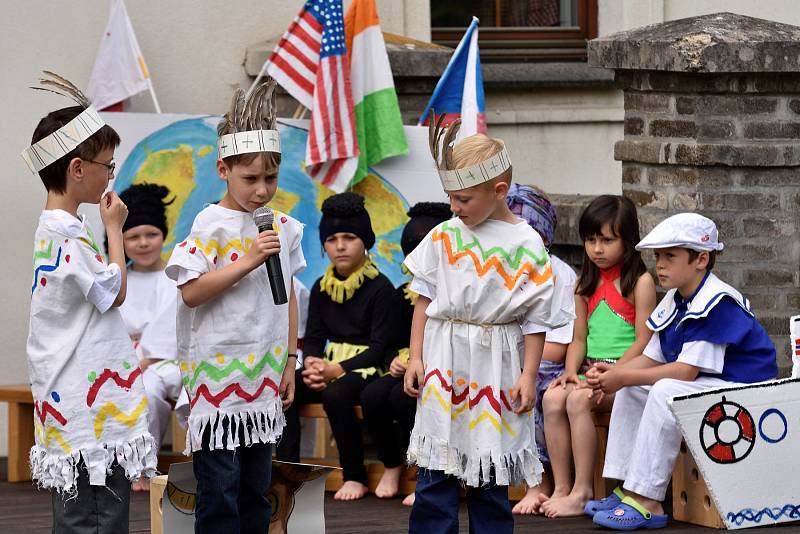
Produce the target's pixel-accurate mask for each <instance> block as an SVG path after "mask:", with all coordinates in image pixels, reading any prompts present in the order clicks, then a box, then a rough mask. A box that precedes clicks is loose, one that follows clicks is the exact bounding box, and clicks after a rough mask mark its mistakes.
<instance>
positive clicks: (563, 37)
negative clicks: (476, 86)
mask: <svg viewBox="0 0 800 534" xmlns="http://www.w3.org/2000/svg"><path fill="white" fill-rule="evenodd" d="M505 1H513V0H505ZM577 3H578V6H577V7H578V10H577V11H578V15H577V19H578V26H561V27H524V26H523V27H520V26H509V27H491V28H489V27H481V28H480V33H479V35H478V43H479V45H480V48H481V59H482V60H483V59H488V60H504V59H505V60H537V59H539V60H573V61H586V44H587V43H588V42H589V40H590V39H594V38H595V37H597V0H578V2H577ZM466 31H467V28H466V26H465V27H461V28H458V27H434V26H433V25H431V41H432V42H434V43H436V44H439V45H443V46H448V47H451V48H455V47H456V46H458V43H459V41H460V40H461V38H462V37H463V36H464V32H466Z"/></svg>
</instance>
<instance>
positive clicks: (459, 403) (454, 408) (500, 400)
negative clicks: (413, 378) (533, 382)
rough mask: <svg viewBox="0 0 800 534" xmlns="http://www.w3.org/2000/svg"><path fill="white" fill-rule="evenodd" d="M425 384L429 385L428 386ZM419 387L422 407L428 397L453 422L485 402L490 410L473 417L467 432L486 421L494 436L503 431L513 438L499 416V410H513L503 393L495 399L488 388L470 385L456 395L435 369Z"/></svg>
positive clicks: (510, 431) (501, 416) (509, 426)
mask: <svg viewBox="0 0 800 534" xmlns="http://www.w3.org/2000/svg"><path fill="white" fill-rule="evenodd" d="M447 373H448V375H451V374H452V371H448V372H447ZM433 377H436V378H438V379H439V383H438V384H436V383H435V382H432V381H431V379H432V378H433ZM428 382H431V383H430V384H429V383H428ZM422 387H423V390H424V393H423V395H422V404H423V406H424V405H425V404H427V403H428V402H429V400H430V397H434V399H435V400H436V401H437V403H438V404H439V406H441V407H442V409H443V410H444V411H445V412H449V413H450V418H451V419H452V420H453V421H455V420H456V418H458V417H459V416H461V415H463V414H464V413H465V412H466V411H467V410H470V411H471V410H472V409H473V408H475V407H476V406H478V404H479V403H480V402H481V400H482V399H486V401H487V402H488V403H489V405H490V407H491V408H492V410H491V411H490V410H488V409H485V408H484V409H483V410H482V411H481V412H480V413H479V414H477V417H475V418H474V419H472V420H471V421H470V423H469V428H470V430H472V429H474V428H475V427H477V426H478V425H479V424H480V423H482V422H484V421H489V422H490V423H491V424H492V426H493V427H494V428H495V430H497V431H498V432H503V431H504V430H505V431H506V432H508V433H509V435H511V436H516V435H517V434H516V432H515V431H514V429H513V428H511V425H510V424H509V423H508V421H507V420H506V419H505V417H503V415H502V411H503V409H505V410H506V411H508V412H513V408H512V406H511V403H510V402H509V400H508V397H507V396H506V392H505V391H503V390H500V394H499V395H497V396H495V394H494V389H493V388H492V386H484V387H482V388H481V387H480V386H479V385H478V384H476V383H472V384H470V385H469V386H467V387H465V388H464V389H463V390H462V391H460V392H456V390H455V388H454V387H453V386H452V385H451V384H449V383H448V382H447V379H445V378H444V376H442V373H441V371H439V370H438V369H434V370H433V371H431V372H429V373H428V374H427V375H426V376H425V380H424V381H423V386H422ZM470 389H473V390H477V394H476V395H475V396H474V397H470V396H469V390H470ZM442 392H444V393H445V395H442ZM447 393H449V397H450V398H449V399H447V398H446V397H447V395H446V394H447ZM492 412H495V413H496V414H497V416H495V415H494V414H493V413H492ZM531 414H532V412H528V416H530V415H531Z"/></svg>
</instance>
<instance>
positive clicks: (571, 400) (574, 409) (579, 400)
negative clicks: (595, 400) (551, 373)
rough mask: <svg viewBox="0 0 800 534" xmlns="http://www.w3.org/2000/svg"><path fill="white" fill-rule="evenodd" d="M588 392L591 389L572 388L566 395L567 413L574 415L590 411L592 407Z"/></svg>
mask: <svg viewBox="0 0 800 534" xmlns="http://www.w3.org/2000/svg"><path fill="white" fill-rule="evenodd" d="M590 392H591V390H589V389H586V388H582V389H574V390H572V391H571V392H570V394H569V396H568V397H567V413H568V414H570V415H576V414H582V413H586V412H588V411H590V410H591V409H592V405H591V401H592V399H590V398H589V393H590Z"/></svg>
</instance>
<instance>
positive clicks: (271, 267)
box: [253, 206, 289, 305]
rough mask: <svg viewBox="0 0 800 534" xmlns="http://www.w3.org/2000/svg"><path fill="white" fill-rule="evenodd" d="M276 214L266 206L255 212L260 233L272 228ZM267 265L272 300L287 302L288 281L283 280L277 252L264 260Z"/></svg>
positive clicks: (278, 302)
mask: <svg viewBox="0 0 800 534" xmlns="http://www.w3.org/2000/svg"><path fill="white" fill-rule="evenodd" d="M274 220H275V214H274V213H272V210H271V209H269V208H268V207H266V206H264V207H263V208H258V209H256V210H255V211H254V212H253V222H254V223H255V225H256V227H257V228H258V233H259V234H260V233H261V232H266V231H267V230H272V222H273V221H274ZM264 265H266V266H267V276H269V288H270V289H271V290H272V300H273V301H274V302H275V304H277V305H280V304H286V303H287V302H289V297H288V296H287V295H286V282H284V281H283V270H281V259H280V257H278V255H277V254H275V255H274V256H270V257H269V258H267V261H265V262H264Z"/></svg>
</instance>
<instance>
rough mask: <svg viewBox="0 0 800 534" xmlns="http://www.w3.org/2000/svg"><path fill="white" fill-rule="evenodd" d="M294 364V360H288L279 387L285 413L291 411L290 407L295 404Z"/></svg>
mask: <svg viewBox="0 0 800 534" xmlns="http://www.w3.org/2000/svg"><path fill="white" fill-rule="evenodd" d="M294 363H295V360H294V359H293V358H289V359H288V360H287V362H286V367H285V368H284V369H283V375H281V385H280V386H279V387H278V393H279V394H280V396H281V403H282V404H283V411H286V410H287V409H289V406H291V405H292V402H294V367H295V366H294Z"/></svg>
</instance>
